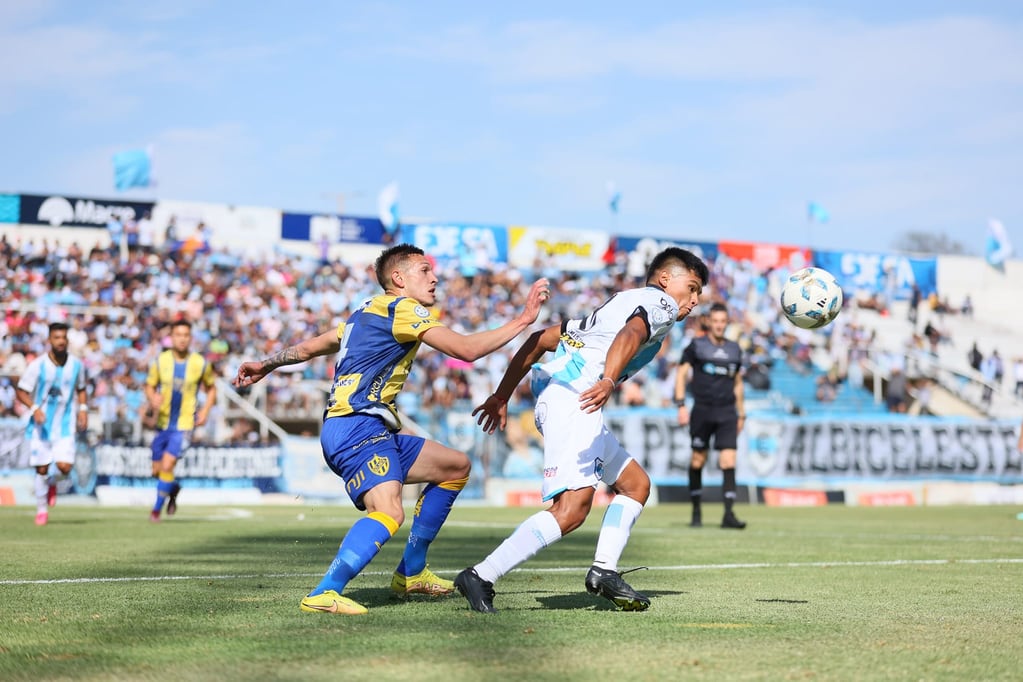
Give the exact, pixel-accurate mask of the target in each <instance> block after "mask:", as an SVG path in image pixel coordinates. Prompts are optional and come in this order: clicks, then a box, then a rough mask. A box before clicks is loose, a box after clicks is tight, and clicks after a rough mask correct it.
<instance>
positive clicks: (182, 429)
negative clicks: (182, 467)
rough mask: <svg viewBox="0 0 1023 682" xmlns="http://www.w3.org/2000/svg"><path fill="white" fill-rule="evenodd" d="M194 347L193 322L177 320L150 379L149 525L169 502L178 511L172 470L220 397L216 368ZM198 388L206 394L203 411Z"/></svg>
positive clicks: (172, 510) (147, 394) (177, 489)
mask: <svg viewBox="0 0 1023 682" xmlns="http://www.w3.org/2000/svg"><path fill="white" fill-rule="evenodd" d="M191 345H192V325H191V323H190V322H188V321H186V320H178V321H177V322H175V323H174V324H172V325H171V347H170V348H169V349H168V350H165V351H163V352H162V353H160V354H159V355H158V356H157V357H156V360H154V361H153V364H151V365H150V366H149V376H148V377H147V378H146V398H147V399H148V400H149V404H150V405H151V406H152V407H153V409H155V410H156V411H157V418H156V428H157V433H156V438H154V439H153V447H152V449H153V476H155V477H156V479H157V484H156V503H155V504H154V505H153V511H152V512H151V513H150V515H149V518H150V520H151V521H159V520H160V511H161V510H162V509H163V503H164V502H165V501H166V502H167V513H168V514H173V513H174V512H175V511H177V497H178V492H179V491H180V490H181V486H180V485H178V483H177V482H176V481H175V480H174V466H175V465H176V464H177V463H178V458H180V457H181V454H182V453H183V452H184V451H185V449H186V448H187V447H188V440H189V437H190V436H191V434H192V429H193V428H195V427H196V426H202V425H203V424H205V423H206V418H207V417H208V416H209V413H210V408H211V407H213V403H214V402H215V401H216V399H217V387H216V384H215V383H214V374H213V367H212V366H211V365H210V363H209V362H208V361H207V360H206V358H204V357H203V356H202V355H200V354H199V353H194V352H190V351H189V350H188V349H189V347H190V346H191ZM200 388H201V389H203V390H204V391H205V392H206V400H205V401H204V402H203V404H202V407H199V389H200Z"/></svg>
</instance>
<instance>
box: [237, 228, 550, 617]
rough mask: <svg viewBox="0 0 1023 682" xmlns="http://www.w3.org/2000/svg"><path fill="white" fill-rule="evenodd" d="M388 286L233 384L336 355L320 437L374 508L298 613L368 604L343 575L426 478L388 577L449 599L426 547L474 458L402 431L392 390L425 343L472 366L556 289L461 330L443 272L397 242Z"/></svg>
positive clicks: (247, 367)
mask: <svg viewBox="0 0 1023 682" xmlns="http://www.w3.org/2000/svg"><path fill="white" fill-rule="evenodd" d="M376 276H377V281H378V282H379V283H380V286H382V287H383V288H384V293H383V294H380V295H378V296H375V297H374V298H372V299H370V300H369V301H367V302H365V303H364V304H363V305H362V306H361V307H360V308H358V310H356V311H355V312H353V313H352V314H351V316H350V317H349V318H348V321H347V322H346V323H342V324H341V325H339V326H338V328H337V329H336V330H331V331H329V332H326V333H324V334H321V335H319V336H316V337H313V338H311V339H308V340H306V341H303V342H302V343H300V344H298V345H296V346H292V347H290V348H286V349H285V350H282V351H281V352H279V353H277V354H276V355H274V356H272V357H270V358H267V359H266V360H263V361H262V362H246V363H244V364H242V366H241V367H239V369H238V376H237V377H236V378H235V380H234V384H235V385H236V386H248V385H251V384H252V383H254V382H256V381H259V380H260V379H262V378H263V377H265V376H266V375H267V374H269V373H270V372H272V371H273V370H274V369H276V368H278V367H281V366H283V365H290V364H295V363H298V362H304V361H306V360H309V359H310V358H313V357H316V356H320V355H328V354H333V353H337V362H336V364H335V367H334V383H333V386H332V388H331V392H330V397H329V399H328V401H327V409H326V410H325V411H324V419H323V429H322V431H321V433H320V443H321V445H322V446H323V456H324V459H326V461H327V465H328V466H329V467H330V468H331V470H332V471H333V472H334V473H335V474H337V475H338V476H339V477H341V479H342V481H343V482H344V485H345V490H346V491H347V493H348V496H349V497H350V498H351V500H352V502H354V503H355V506H356V507H358V508H359V509H362V510H364V511H366V512H368V513H367V515H366V516H365V517H363V518H361V519H359V520H358V521H356V522H355V524H354V525H353V526H352V527H351V529H350V530H349V531H348V533H347V535H345V537H344V539H343V540H342V542H341V547H340V548H339V549H338V552H337V556H336V557H335V558H334V561H333V562H332V563H331V564H330V567H329V568H328V569H327V572H326V574H325V575H324V577H323V580H321V581H320V583H319V585H317V586H316V587H315V588H314V589H313V590H312V592H310V593H309V595H308V596H306V597H305V599H303V600H302V604H301V610H303V611H309V612H325V613H338V614H345V615H359V614H363V613H366V608H365V607H364V606H362V605H361V604H358V603H356V602H354V601H352V600H351V599H349V598H347V597H344V596H342V595H341V593H342V592H343V591H344V589H345V587H346V586H347V585H348V582H349V581H350V580H351V579H352V578H354V577H355V576H356V575H358V574H359V573H360V572H361V571H362V569H363V568H365V567H366V565H367V564H369V562H370V561H371V560H372V559H373V557H375V556H376V554H377V552H379V551H380V548H381V547H382V546H383V544H384V543H385V542H387V541H388V540H389V539H390V538H391V536H392V535H394V533H395V531H397V530H398V527H399V526H400V525H401V524H402V522H403V521H404V519H405V512H404V509H403V508H402V503H401V490H402V486H403V485H404V484H406V483H427V484H428V485H427V486H426V488H425V489H424V490H423V494H422V496H421V497H420V498H419V501H418V502H417V504H416V508H415V513H414V516H413V520H412V528H411V530H410V531H409V538H408V543H407V544H406V546H405V552H404V554H403V556H402V560H401V563H400V564H398V568H397V570H396V571H395V572H394V576H393V578H392V580H391V589H392V590H393V591H395V592H397V593H398V594H399V595H401V596H406V595H408V594H413V593H421V594H430V595H444V594H451V593H452V592H453V591H454V584H453V583H452V582H451V581H450V580H444V579H443V578H440V577H438V576H436V575H434V574H433V572H432V571H430V569H429V568H428V567H427V565H426V552H427V549H428V548H429V546H430V543H431V542H433V540H434V538H436V537H437V533H438V532H439V531H440V528H441V525H442V524H443V523H444V521H445V519H447V516H448V512H449V511H450V510H451V505H452V504H454V501H455V498H456V497H457V496H458V493H459V492H461V490H462V488H464V487H465V484H466V483H467V482H468V480H469V458H468V457H467V456H466V455H465V454H464V453H462V452H458V451H457V450H453V449H451V448H449V447H446V446H444V445H442V444H440V443H438V442H436V441H433V440H427V439H424V438H420V437H419V436H412V435H408V434H406V433H402V432H401V420H400V418H399V416H398V411H397V408H396V407H395V402H394V400H395V396H396V395H397V394H398V392H399V391H400V390H401V388H402V386H403V385H404V383H405V379H406V377H407V376H408V374H409V370H410V369H411V368H412V362H413V360H414V359H415V357H416V352H417V351H418V350H419V347H420V345H421V344H423V343H425V344H427V345H428V346H431V347H433V348H436V349H437V350H439V351H441V352H443V353H445V354H447V355H450V356H452V357H455V358H458V359H460V360H465V361H469V362H472V361H473V360H476V359H478V358H481V357H483V356H484V355H487V354H488V353H492V352H493V351H495V350H497V349H498V348H500V347H502V346H504V345H505V344H506V343H508V342H509V341H511V340H512V339H513V338H515V337H516V336H517V335H518V334H519V333H521V332H523V331H525V330H526V329H527V328H528V327H529V326H530V325H531V324H532V323H533V322H534V321H535V320H536V317H537V315H538V314H539V312H540V306H541V305H542V303H543V302H544V301H545V300H547V298H548V297H549V295H550V289H549V285H548V282H547V280H545V279H541V280H538V281H537V282H536V283H534V284H533V286H532V288H531V289H530V291H529V295H528V298H527V300H526V307H525V310H523V312H522V313H521V314H520V315H519V316H518V317H516V318H515V319H513V320H511V321H510V322H507V323H505V324H503V325H501V326H500V327H497V328H495V329H489V330H487V331H483V332H479V333H476V334H468V335H463V334H459V333H458V332H455V331H452V330H451V329H448V328H447V327H446V326H444V324H443V323H441V322H440V320H438V319H437V317H436V316H435V315H434V314H433V313H432V312H431V311H430V306H433V305H434V304H435V303H436V289H437V276H436V275H435V274H434V272H433V267H432V265H431V264H430V261H429V259H428V258H427V257H426V255H425V254H424V253H423V250H422V249H420V248H418V247H416V246H412V245H409V244H399V245H397V246H393V247H391V248H389V249H387V250H385V251H384V252H383V253H381V254H380V256H379V257H378V258H377V260H376Z"/></svg>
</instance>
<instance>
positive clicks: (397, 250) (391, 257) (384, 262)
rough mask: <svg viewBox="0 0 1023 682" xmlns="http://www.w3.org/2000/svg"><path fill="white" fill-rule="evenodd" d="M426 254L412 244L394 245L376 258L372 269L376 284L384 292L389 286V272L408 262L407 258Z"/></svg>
mask: <svg viewBox="0 0 1023 682" xmlns="http://www.w3.org/2000/svg"><path fill="white" fill-rule="evenodd" d="M425 255H426V252H425V251H423V250H422V249H421V248H419V247H418V246H413V245H412V244H395V245H394V246H392V247H391V248H389V249H385V250H384V252H383V253H381V254H380V255H379V256H377V260H376V263H375V264H374V268H375V269H376V275H377V282H379V283H380V286H382V287H383V288H384V289H385V290H386V289H387V287H389V286H391V280H390V272H391V270H393V269H394V268H395V267H397V266H398V265H399V264H401V263H403V262H404V261H406V260H408V258H409V256H425Z"/></svg>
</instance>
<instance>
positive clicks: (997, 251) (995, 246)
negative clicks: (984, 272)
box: [984, 218, 1012, 270]
mask: <svg viewBox="0 0 1023 682" xmlns="http://www.w3.org/2000/svg"><path fill="white" fill-rule="evenodd" d="M1011 255H1012V242H1010V241H1009V234H1008V233H1007V232H1006V231H1005V226H1004V225H1002V221H1000V220H995V219H993V218H992V219H991V220H989V221H988V224H987V242H986V243H985V244H984V259H985V260H986V261H987V262H988V264H989V265H991V266H992V267H994V268H997V269H999V270H1003V269H1004V268H1005V261H1006V260H1008V258H1009V256H1011Z"/></svg>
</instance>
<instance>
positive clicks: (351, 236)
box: [281, 213, 384, 244]
mask: <svg viewBox="0 0 1023 682" xmlns="http://www.w3.org/2000/svg"><path fill="white" fill-rule="evenodd" d="M281 239H295V240H298V241H311V242H320V241H323V240H325V241H326V242H327V243H328V244H337V243H339V242H340V243H351V244H382V243H383V241H384V224H383V223H381V222H380V219H379V218H360V217H357V216H345V215H336V214H330V215H326V214H312V213H284V214H283V215H281Z"/></svg>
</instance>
